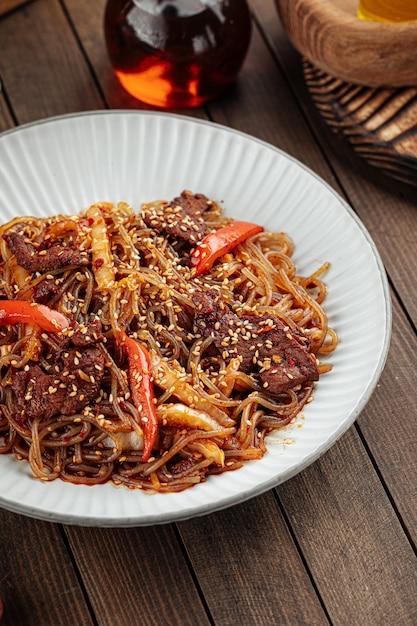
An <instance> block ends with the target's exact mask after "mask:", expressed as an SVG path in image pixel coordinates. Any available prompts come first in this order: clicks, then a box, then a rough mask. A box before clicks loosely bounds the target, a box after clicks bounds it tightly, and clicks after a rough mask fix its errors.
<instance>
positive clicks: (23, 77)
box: [0, 0, 103, 124]
mask: <svg viewBox="0 0 417 626" xmlns="http://www.w3.org/2000/svg"><path fill="white" fill-rule="evenodd" d="M16 33H19V36H18V37H16ZM0 42H1V50H2V52H1V55H0V75H1V77H2V82H3V85H4V89H5V90H6V91H7V95H8V99H9V102H11V103H12V106H13V111H14V114H15V116H16V118H17V120H18V122H19V123H20V124H23V123H25V122H30V121H32V120H36V119H41V118H44V117H48V116H51V115H59V114H64V113H70V112H73V111H85V110H89V109H97V108H102V107H103V102H102V100H101V97H100V94H99V92H98V89H97V87H96V85H95V83H94V81H93V80H92V78H91V74H90V72H89V69H88V66H87V64H86V62H85V59H84V58H83V55H82V54H81V51H80V49H79V47H78V45H77V41H76V39H75V37H74V35H73V33H72V31H71V29H70V26H69V24H68V21H67V19H66V16H65V15H64V12H63V10H62V8H61V6H60V3H59V1H58V0H37V1H36V2H33V3H30V4H28V5H27V7H25V9H24V10H21V11H15V12H14V13H11V14H10V15H9V16H8V18H7V19H5V20H0ZM16 59H19V62H18V63H17V62H16ZM45 68H48V71H47V72H46V71H45Z"/></svg>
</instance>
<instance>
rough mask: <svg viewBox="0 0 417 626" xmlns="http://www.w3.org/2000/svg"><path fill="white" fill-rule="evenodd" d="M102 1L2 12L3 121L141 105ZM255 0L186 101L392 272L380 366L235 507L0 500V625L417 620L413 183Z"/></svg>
mask: <svg viewBox="0 0 417 626" xmlns="http://www.w3.org/2000/svg"><path fill="white" fill-rule="evenodd" d="M104 4H105V0H95V1H94V2H86V1H85V0H32V1H31V2H27V3H25V4H22V3H19V2H18V3H16V5H17V6H16V8H15V10H13V11H11V12H8V13H6V14H4V15H3V16H2V17H1V19H0V79H1V91H0V130H1V131H3V130H6V129H7V128H10V127H12V126H14V125H18V124H23V123H25V122H30V121H32V120H37V119H40V118H45V117H48V116H52V115H57V114H65V113H69V112H75V111H85V110H91V109H103V108H122V109H123V108H141V106H140V105H139V104H138V103H137V102H135V101H133V100H132V99H131V98H130V97H128V96H127V95H126V94H125V93H123V92H122V90H121V88H120V87H119V86H118V84H117V83H116V81H115V79H114V77H113V75H112V72H111V68H110V65H109V62H108V59H107V55H106V51H105V48H104V43H103V34H102V16H103V8H104ZM251 6H252V9H253V16H254V32H253V38H252V43H251V48H250V51H249V55H248V57H247V60H246V62H245V65H244V67H243V70H242V72H241V75H240V77H239V80H238V82H237V84H236V86H235V87H234V88H233V89H231V91H229V93H228V94H226V95H225V96H224V97H222V98H220V99H218V100H217V101H215V102H213V103H212V104H210V105H209V106H208V107H206V108H204V109H201V110H195V111H191V112H190V111H189V112H188V114H191V115H195V116H198V117H203V118H209V119H211V120H214V121H216V122H219V123H222V124H225V125H227V126H230V127H232V128H237V129H239V130H243V131H245V132H247V133H250V134H252V135H254V136H256V137H260V138H262V139H264V140H266V141H268V142H270V143H272V144H274V145H276V146H279V147H280V148H282V149H283V150H285V151H287V152H288V153H289V154H291V155H293V156H294V157H296V158H297V159H299V160H300V161H302V162H303V163H305V164H306V165H307V166H309V167H310V168H312V169H313V170H314V171H315V172H317V173H318V174H319V175H320V176H322V177H323V178H324V179H325V180H326V181H327V182H328V183H329V184H330V185H332V186H333V187H334V188H335V189H337V190H338V191H339V192H340V193H341V194H342V195H343V196H344V197H345V198H346V199H347V200H348V202H349V203H350V204H351V206H352V207H353V208H354V210H355V211H356V212H357V213H358V215H359V216H360V218H361V219H362V220H363V222H364V223H365V225H366V227H367V228H368V230H369V231H370V233H371V235H372V237H373V238H374V240H375V242H376V244H377V246H378V247H379V250H380V253H381V255H382V258H383V261H384V263H385V266H386V269H387V272H388V275H389V279H390V282H391V287H392V299H393V317H394V329H393V336H392V344H391V349H390V352H389V356H388V361H387V364H386V368H385V371H384V373H383V375H382V377H381V379H380V383H379V385H378V387H377V389H376V391H375V393H374V394H373V396H372V398H371V400H370V402H369V404H368V406H367V407H366V409H365V410H364V411H363V413H362V414H361V415H360V417H359V419H358V420H357V422H356V423H355V425H354V426H353V427H352V428H350V430H349V431H348V432H347V433H346V434H345V435H344V436H343V437H342V438H341V439H340V440H339V441H338V443H337V444H336V445H335V446H334V447H333V448H332V449H331V450H330V451H329V452H327V453H326V454H325V455H324V456H323V457H322V458H320V459H319V460H318V461H316V462H315V463H314V464H313V465H312V466H310V467H309V468H308V469H306V470H305V471H303V472H302V473H301V474H299V475H298V476H296V477H295V478H293V479H291V480H289V481H287V482H286V483H284V484H283V485H281V486H280V487H279V488H277V489H273V490H271V491H269V492H268V493H266V494H264V495H262V496H259V497H257V498H254V499H252V500H250V501H248V502H246V503H244V504H241V505H239V506H235V507H233V508H231V509H229V510H226V511H222V512H218V513H214V514H210V515H207V516H205V517H202V518H198V519H192V520H189V521H183V522H181V523H177V524H169V525H164V526H157V527H146V528H130V529H100V528H81V527H72V526H65V525H59V524H51V523H48V522H43V521H38V520H33V519H28V518H26V517H23V516H20V515H16V514H12V513H9V512H7V511H0V532H1V539H0V595H1V596H2V598H3V600H4V603H5V614H4V618H3V623H2V626H3V624H4V625H5V626H6V625H9V626H16V625H20V624H22V625H24V626H29V625H36V626H47V625H49V624H51V626H52V625H53V626H57V625H60V624H61V625H65V626H73V625H74V624H77V625H78V626H80V625H100V626H102V625H125V624H126V625H127V624H135V625H136V624H138V625H145V624H146V625H151V624H152V625H158V626H160V625H181V626H183V625H185V624H190V625H192V626H196V625H200V624H201V625H207V626H208V625H210V624H211V625H216V626H226V625H228V626H235V625H236V626H242V625H248V626H249V625H251V626H252V625H254V624H255V625H261V624H265V625H268V626H270V625H274V624H289V625H291V626H297V625H301V624H308V625H312V624H320V625H322V624H334V625H346V626H347V625H349V626H351V625H358V626H370V625H382V624H384V625H390V626H392V625H401V626H405V625H407V624H410V625H412V624H413V625H415V624H417V560H416V554H415V548H416V544H417V408H416V402H415V400H416V373H415V354H416V351H417V337H416V326H417V298H416V296H415V292H416V284H417V243H416V240H417V191H416V189H413V188H411V187H407V186H405V185H402V184H400V183H397V182H395V181H394V180H392V179H389V178H387V177H386V176H385V175H382V174H381V172H380V171H378V170H377V169H372V168H371V167H370V166H367V165H366V163H364V162H363V161H361V160H360V159H359V157H358V156H356V155H355V154H354V153H353V151H352V149H351V148H350V147H349V146H348V145H346V144H345V143H343V140H342V139H340V138H339V137H337V136H335V135H333V134H332V132H331V131H330V130H328V129H327V128H326V126H325V125H324V123H323V122H322V121H321V119H320V117H319V115H318V114H317V112H316V110H315V108H314V105H313V104H312V102H311V99H310V97H309V95H308V92H307V90H306V88H305V84H304V80H303V75H302V71H301V59H300V57H299V55H298V54H297V53H296V52H295V51H294V49H293V48H292V47H291V45H290V44H289V43H288V40H287V39H286V37H285V34H284V32H283V31H282V28H281V26H280V23H279V21H278V18H277V14H276V11H275V7H274V4H273V0H251ZM0 165H1V164H0Z"/></svg>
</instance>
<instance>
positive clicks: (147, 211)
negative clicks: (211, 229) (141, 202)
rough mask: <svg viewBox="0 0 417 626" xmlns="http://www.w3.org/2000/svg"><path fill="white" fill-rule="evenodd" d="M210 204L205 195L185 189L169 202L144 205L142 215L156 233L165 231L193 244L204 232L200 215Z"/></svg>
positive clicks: (204, 228)
mask: <svg viewBox="0 0 417 626" xmlns="http://www.w3.org/2000/svg"><path fill="white" fill-rule="evenodd" d="M210 206H211V201H210V200H209V199H208V198H207V197H206V196H205V195H203V194H201V193H198V194H193V193H192V192H191V191H188V190H185V191H183V192H182V193H181V195H180V196H179V197H178V198H174V200H172V202H170V203H169V204H161V205H159V206H151V205H149V206H148V207H144V208H143V209H142V217H143V220H144V222H145V224H146V225H147V226H149V228H152V229H153V230H155V231H156V232H157V233H162V232H165V233H166V234H167V235H169V236H171V237H174V238H176V239H182V240H183V241H186V242H188V243H190V244H193V245H194V244H196V243H197V242H199V241H201V239H202V238H203V237H204V235H205V234H206V225H205V222H204V219H203V217H202V215H203V213H204V212H205V211H207V209H208V208H210Z"/></svg>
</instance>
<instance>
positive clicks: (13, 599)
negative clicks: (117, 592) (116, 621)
mask: <svg viewBox="0 0 417 626" xmlns="http://www.w3.org/2000/svg"><path fill="white" fill-rule="evenodd" d="M0 533H1V541H0V596H1V597H2V599H3V602H4V617H3V620H2V622H1V624H2V626H40V624H42V626H61V625H62V626H68V625H69V624H77V625H79V626H91V625H93V624H94V621H93V619H92V618H91V616H90V612H89V608H88V606H87V604H86V601H85V598H84V591H83V588H82V587H81V586H80V583H79V581H78V578H77V575H76V570H75V569H74V567H73V565H72V562H71V560H70V556H69V554H68V551H67V549H66V546H65V543H64V541H63V539H62V535H61V529H60V526H58V525H52V524H49V523H48V522H40V521H36V520H31V519H29V518H26V517H23V516H21V515H16V514H13V513H8V512H6V511H1V510H0Z"/></svg>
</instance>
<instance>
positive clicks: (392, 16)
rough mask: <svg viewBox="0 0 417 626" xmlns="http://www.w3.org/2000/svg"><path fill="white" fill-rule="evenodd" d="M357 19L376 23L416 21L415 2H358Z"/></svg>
mask: <svg viewBox="0 0 417 626" xmlns="http://www.w3.org/2000/svg"><path fill="white" fill-rule="evenodd" d="M358 17H360V18H361V19H364V20H373V21H377V22H407V21H414V20H417V0H359V6H358Z"/></svg>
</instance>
